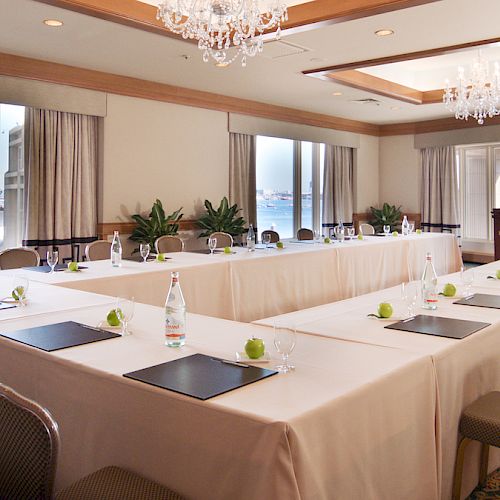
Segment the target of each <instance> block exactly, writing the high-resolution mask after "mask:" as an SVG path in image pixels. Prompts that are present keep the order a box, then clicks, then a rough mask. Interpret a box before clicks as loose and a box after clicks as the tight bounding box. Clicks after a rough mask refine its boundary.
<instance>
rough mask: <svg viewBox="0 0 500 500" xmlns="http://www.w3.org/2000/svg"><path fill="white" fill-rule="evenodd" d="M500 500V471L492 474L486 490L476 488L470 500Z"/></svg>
mask: <svg viewBox="0 0 500 500" xmlns="http://www.w3.org/2000/svg"><path fill="white" fill-rule="evenodd" d="M493 498H495V499H496V500H500V469H497V470H496V471H494V472H492V473H491V474H490V475H489V476H488V479H487V481H486V486H485V487H484V488H476V489H475V490H474V491H473V492H472V494H471V495H470V497H469V498H468V500H492V499H493Z"/></svg>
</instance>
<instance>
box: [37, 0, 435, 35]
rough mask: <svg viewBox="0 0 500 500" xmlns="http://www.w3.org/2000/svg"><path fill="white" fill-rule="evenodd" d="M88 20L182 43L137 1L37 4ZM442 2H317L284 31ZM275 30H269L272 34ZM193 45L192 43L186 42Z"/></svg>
mask: <svg viewBox="0 0 500 500" xmlns="http://www.w3.org/2000/svg"><path fill="white" fill-rule="evenodd" d="M35 1H37V2H40V3H45V4H48V5H53V6H55V7H60V8H63V9H68V10H71V11H74V12H79V13H81V14H86V15H88V16H93V17H97V18H99V19H104V20H106V21H112V22H115V23H119V24H124V25H126V26H131V27H133V28H137V29H141V30H145V31H150V32H153V33H157V34H160V35H164V36H170V37H174V38H177V39H180V40H182V38H181V37H180V36H179V35H176V34H174V33H172V32H171V31H169V30H168V29H167V28H165V27H164V25H163V23H162V22H161V21H158V20H157V19H156V7H154V6H152V5H148V4H144V3H142V2H138V1H136V0H105V1H104V0H35ZM437 1H439V0H336V1H332V0H315V1H311V2H307V3H304V4H299V5H294V6H292V7H289V8H288V21H287V22H285V23H283V25H282V29H283V30H285V29H286V30H288V31H287V32H288V33H290V34H292V33H294V32H295V31H305V30H310V29H317V28H318V27H321V26H323V25H329V24H334V23H340V22H345V21H350V20H352V19H361V18H363V17H369V16H374V15H376V14H383V13H385V12H392V11H396V10H401V9H407V8H409V7H415V6H418V5H424V4H428V3H434V2H437ZM272 31H274V30H270V31H269V33H271V32H272ZM186 41H187V42H190V40H186Z"/></svg>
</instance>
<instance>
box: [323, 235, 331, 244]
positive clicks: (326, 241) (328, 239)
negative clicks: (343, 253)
mask: <svg viewBox="0 0 500 500" xmlns="http://www.w3.org/2000/svg"><path fill="white" fill-rule="evenodd" d="M331 242H332V240H331V239H330V238H328V236H327V237H326V238H325V239H324V240H323V243H326V244H328V243H331Z"/></svg>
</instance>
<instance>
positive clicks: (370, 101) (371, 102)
mask: <svg viewBox="0 0 500 500" xmlns="http://www.w3.org/2000/svg"><path fill="white" fill-rule="evenodd" d="M351 102H355V103H356V104H367V105H371V106H380V105H381V104H382V103H381V102H380V101H377V99H372V98H371V97H368V98H366V99H354V100H352V101H351Z"/></svg>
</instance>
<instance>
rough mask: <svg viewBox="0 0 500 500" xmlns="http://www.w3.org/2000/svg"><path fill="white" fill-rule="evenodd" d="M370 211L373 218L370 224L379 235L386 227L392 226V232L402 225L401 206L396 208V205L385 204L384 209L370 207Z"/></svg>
mask: <svg viewBox="0 0 500 500" xmlns="http://www.w3.org/2000/svg"><path fill="white" fill-rule="evenodd" d="M370 210H371V214H372V217H373V218H372V220H371V221H370V224H371V225H372V226H373V227H374V228H375V231H376V232H377V233H380V232H382V231H383V229H384V226H385V225H389V226H391V231H393V230H397V229H398V227H399V226H400V225H401V206H399V207H397V208H396V205H389V203H384V204H383V205H382V208H375V207H370Z"/></svg>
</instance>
